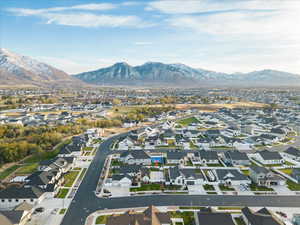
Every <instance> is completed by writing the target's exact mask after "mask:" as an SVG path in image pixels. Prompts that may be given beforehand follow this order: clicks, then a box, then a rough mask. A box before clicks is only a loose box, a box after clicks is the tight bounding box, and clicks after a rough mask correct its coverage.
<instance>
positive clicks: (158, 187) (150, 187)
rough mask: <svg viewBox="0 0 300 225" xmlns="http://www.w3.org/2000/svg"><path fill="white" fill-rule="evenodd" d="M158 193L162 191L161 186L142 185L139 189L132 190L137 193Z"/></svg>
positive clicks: (131, 189)
mask: <svg viewBox="0 0 300 225" xmlns="http://www.w3.org/2000/svg"><path fill="white" fill-rule="evenodd" d="M155 190H156V191H157V190H161V185H160V184H142V185H141V187H138V188H130V191H131V192H136V191H155Z"/></svg>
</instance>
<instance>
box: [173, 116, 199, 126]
mask: <svg viewBox="0 0 300 225" xmlns="http://www.w3.org/2000/svg"><path fill="white" fill-rule="evenodd" d="M177 123H178V124H179V125H182V126H187V125H189V124H190V123H199V120H197V119H196V118H195V117H189V118H185V119H182V120H179V121H177Z"/></svg>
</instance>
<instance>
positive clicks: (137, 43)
mask: <svg viewBox="0 0 300 225" xmlns="http://www.w3.org/2000/svg"><path fill="white" fill-rule="evenodd" d="M134 44H135V45H152V44H153V43H152V42H149V41H137V42H135V43H134Z"/></svg>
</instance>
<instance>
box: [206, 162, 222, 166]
mask: <svg viewBox="0 0 300 225" xmlns="http://www.w3.org/2000/svg"><path fill="white" fill-rule="evenodd" d="M206 166H207V167H223V165H222V164H221V163H217V164H207V165H206Z"/></svg>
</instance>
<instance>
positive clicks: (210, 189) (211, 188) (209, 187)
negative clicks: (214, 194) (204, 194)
mask: <svg viewBox="0 0 300 225" xmlns="http://www.w3.org/2000/svg"><path fill="white" fill-rule="evenodd" d="M203 188H204V190H205V191H214V190H215V188H214V186H213V185H210V184H205V185H203Z"/></svg>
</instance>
